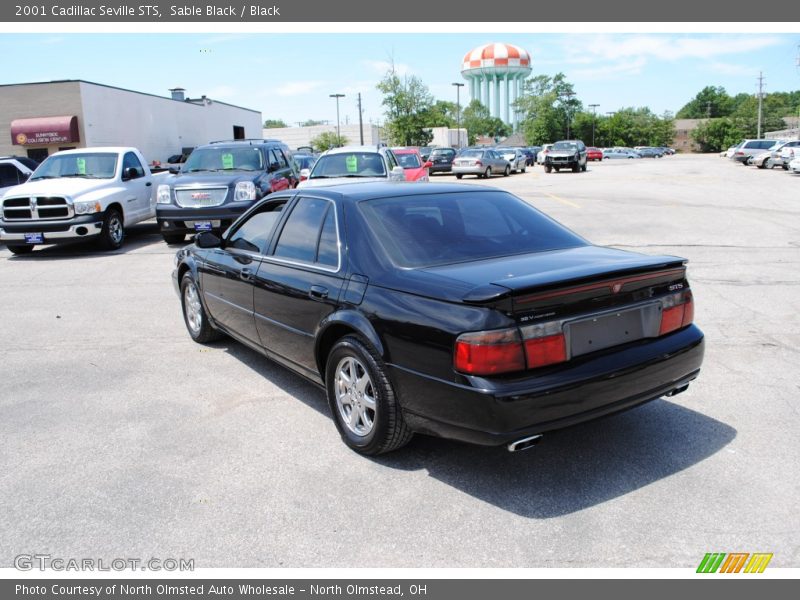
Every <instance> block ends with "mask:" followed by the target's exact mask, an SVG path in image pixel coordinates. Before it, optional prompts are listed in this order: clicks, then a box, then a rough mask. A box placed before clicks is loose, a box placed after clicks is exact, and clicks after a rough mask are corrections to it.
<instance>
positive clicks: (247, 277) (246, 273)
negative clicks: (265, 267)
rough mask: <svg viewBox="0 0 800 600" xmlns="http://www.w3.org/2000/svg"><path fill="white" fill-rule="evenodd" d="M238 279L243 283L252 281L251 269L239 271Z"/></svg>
mask: <svg viewBox="0 0 800 600" xmlns="http://www.w3.org/2000/svg"><path fill="white" fill-rule="evenodd" d="M239 279H241V280H243V281H253V271H252V269H242V270H241V271H239Z"/></svg>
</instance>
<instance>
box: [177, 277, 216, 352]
mask: <svg viewBox="0 0 800 600" xmlns="http://www.w3.org/2000/svg"><path fill="white" fill-rule="evenodd" d="M181 307H182V308H183V322H184V323H185V324H186V330H187V331H188V332H189V335H190V336H191V337H192V339H193V340H194V341H195V342H197V343H198V344H205V343H206V342H213V341H214V340H218V339H219V338H220V337H222V334H221V333H220V332H219V331H217V330H216V329H214V328H213V327H212V326H211V323H209V322H208V315H207V314H206V311H205V309H204V308H203V303H202V301H201V300H200V290H199V289H198V287H197V283H195V280H194V277H193V276H192V274H191V273H189V272H187V273H185V274H184V275H183V278H182V279H181Z"/></svg>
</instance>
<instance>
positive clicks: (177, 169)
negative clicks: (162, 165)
mask: <svg viewBox="0 0 800 600" xmlns="http://www.w3.org/2000/svg"><path fill="white" fill-rule="evenodd" d="M169 172H170V173H172V174H173V175H177V174H178V173H180V172H181V168H180V167H170V168H169Z"/></svg>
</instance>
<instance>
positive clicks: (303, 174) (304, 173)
mask: <svg viewBox="0 0 800 600" xmlns="http://www.w3.org/2000/svg"><path fill="white" fill-rule="evenodd" d="M310 175H311V169H300V181H305V180H306V179H308V177H309V176H310Z"/></svg>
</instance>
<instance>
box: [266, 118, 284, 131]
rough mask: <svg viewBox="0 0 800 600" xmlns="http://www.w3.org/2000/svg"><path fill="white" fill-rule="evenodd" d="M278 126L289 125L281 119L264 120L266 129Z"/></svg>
mask: <svg viewBox="0 0 800 600" xmlns="http://www.w3.org/2000/svg"><path fill="white" fill-rule="evenodd" d="M278 127H288V125H287V124H286V123H285V122H284V121H282V120H281V119H267V120H266V121H264V129H276V128H278Z"/></svg>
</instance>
